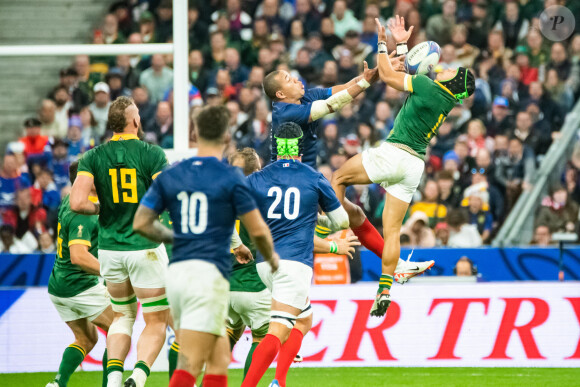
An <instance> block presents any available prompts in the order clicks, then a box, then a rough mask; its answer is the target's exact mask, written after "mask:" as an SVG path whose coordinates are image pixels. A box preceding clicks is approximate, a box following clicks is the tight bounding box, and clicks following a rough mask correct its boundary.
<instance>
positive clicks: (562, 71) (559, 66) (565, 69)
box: [547, 42, 572, 81]
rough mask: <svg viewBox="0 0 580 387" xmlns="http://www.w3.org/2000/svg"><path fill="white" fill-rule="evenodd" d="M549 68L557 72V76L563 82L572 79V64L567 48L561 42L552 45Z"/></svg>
mask: <svg viewBox="0 0 580 387" xmlns="http://www.w3.org/2000/svg"><path fill="white" fill-rule="evenodd" d="M547 68H548V69H554V70H556V74H557V75H558V77H559V78H560V80H562V81H565V80H567V79H568V77H570V71H571V69H572V62H570V59H568V54H567V53H566V48H565V47H564V45H563V44H562V43H561V42H554V43H553V44H552V48H551V50H550V62H549V63H548V66H547Z"/></svg>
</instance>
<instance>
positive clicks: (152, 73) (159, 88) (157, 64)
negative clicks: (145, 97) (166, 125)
mask: <svg viewBox="0 0 580 387" xmlns="http://www.w3.org/2000/svg"><path fill="white" fill-rule="evenodd" d="M139 84H140V85H141V86H143V87H145V88H146V89H147V91H148V93H149V100H150V101H151V102H152V103H155V104H156V103H157V102H159V101H162V100H163V96H164V94H165V92H166V91H167V90H168V89H169V88H170V87H171V86H172V85H173V70H171V69H170V68H169V67H167V66H166V65H165V58H164V57H163V55H161V54H155V55H153V56H152V57H151V67H150V68H148V69H147V70H145V71H143V72H142V73H141V76H140V77H139Z"/></svg>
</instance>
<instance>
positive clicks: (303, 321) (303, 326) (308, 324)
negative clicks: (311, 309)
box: [294, 314, 312, 335]
mask: <svg viewBox="0 0 580 387" xmlns="http://www.w3.org/2000/svg"><path fill="white" fill-rule="evenodd" d="M294 328H295V329H298V330H299V331H300V332H302V334H303V335H306V334H307V333H308V332H309V331H310V329H311V328H312V314H310V315H308V316H307V317H304V318H300V319H298V320H297V321H296V325H295V326H294Z"/></svg>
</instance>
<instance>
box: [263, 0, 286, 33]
mask: <svg viewBox="0 0 580 387" xmlns="http://www.w3.org/2000/svg"><path fill="white" fill-rule="evenodd" d="M278 7H279V3H278V0H264V1H263V2H262V4H260V5H259V6H258V9H257V10H256V17H260V18H263V19H265V20H266V23H267V24H268V28H269V29H270V31H272V33H276V34H280V35H284V34H285V33H286V28H287V27H286V26H287V24H286V21H285V20H284V19H282V18H281V17H280V14H279V8H278Z"/></svg>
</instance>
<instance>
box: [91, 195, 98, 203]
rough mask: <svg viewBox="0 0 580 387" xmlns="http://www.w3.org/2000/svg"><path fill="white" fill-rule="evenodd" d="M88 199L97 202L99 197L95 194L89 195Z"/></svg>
mask: <svg viewBox="0 0 580 387" xmlns="http://www.w3.org/2000/svg"><path fill="white" fill-rule="evenodd" d="M89 201H90V202H92V203H98V202H99V198H98V197H96V196H89Z"/></svg>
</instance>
